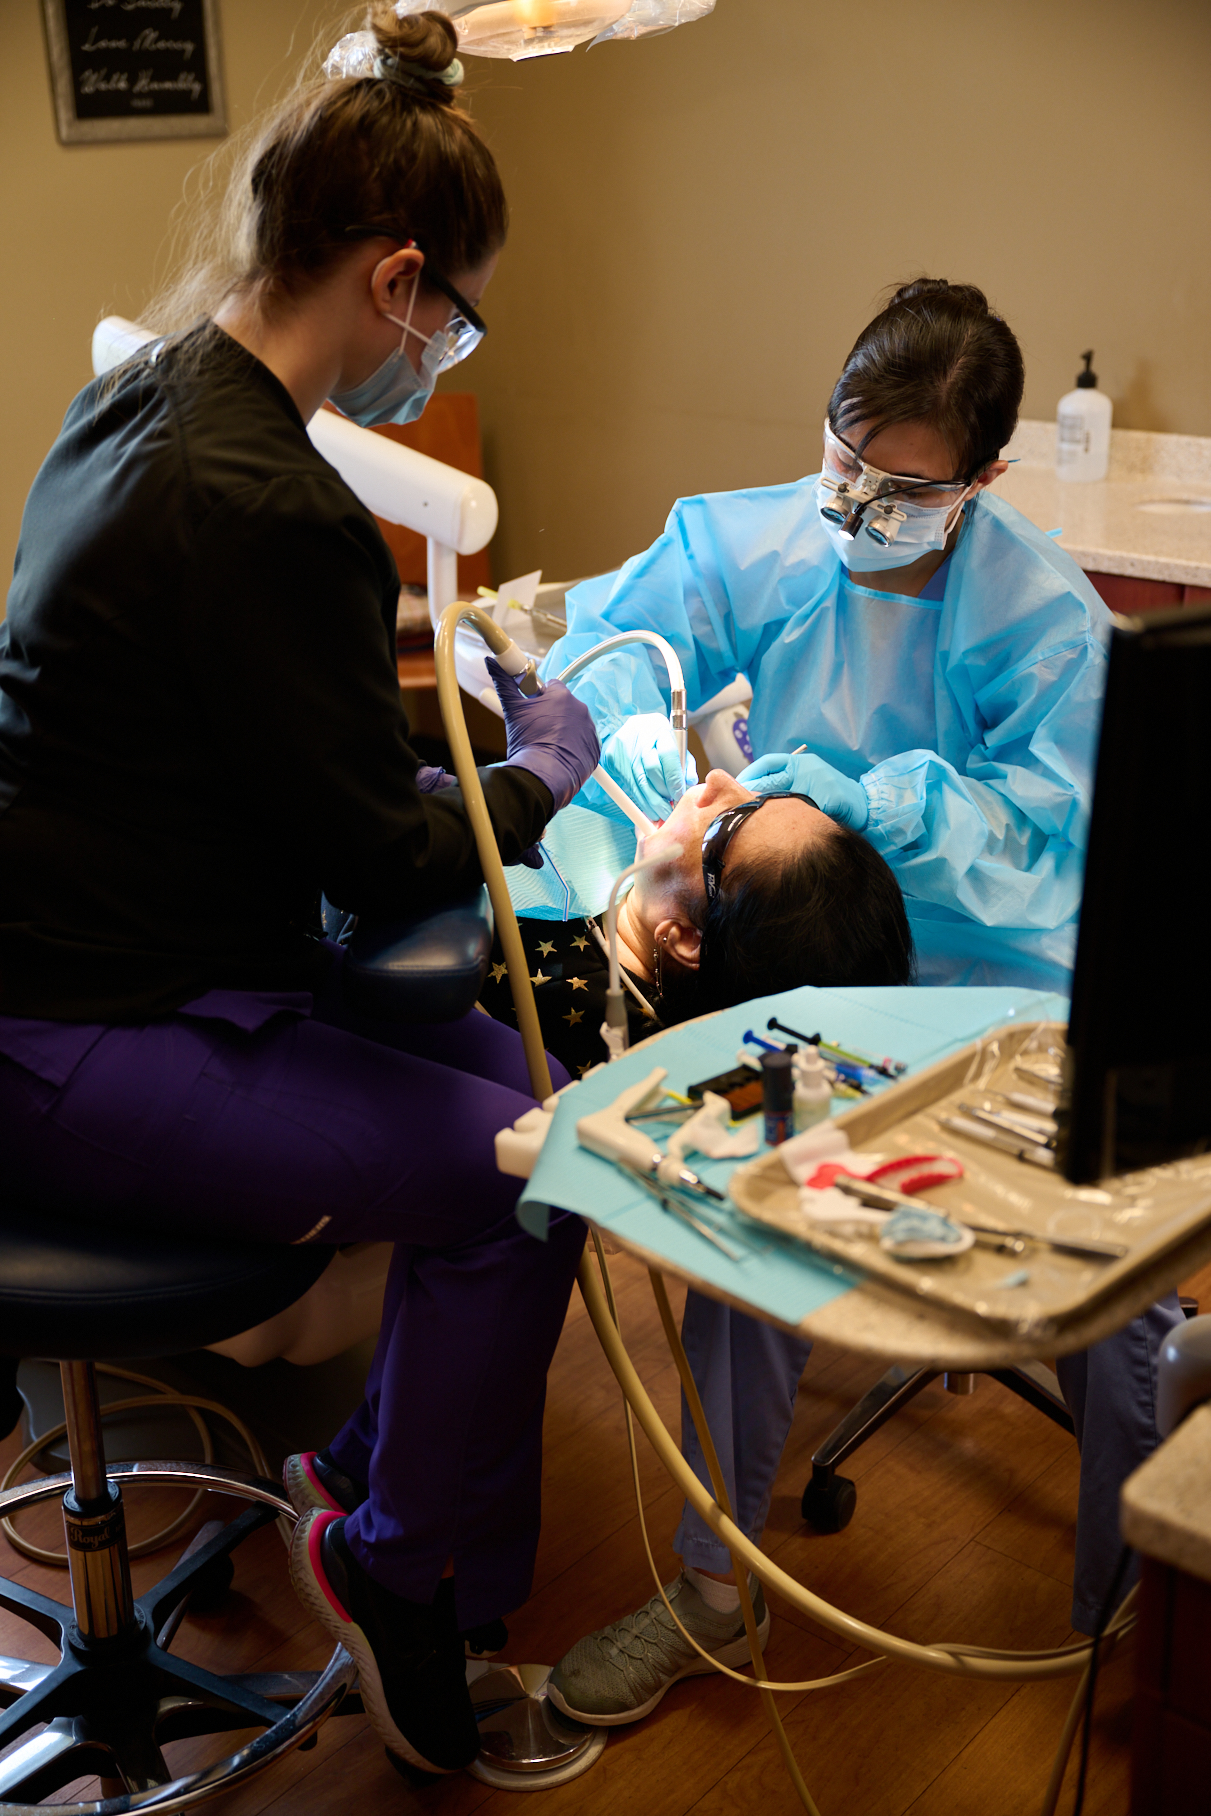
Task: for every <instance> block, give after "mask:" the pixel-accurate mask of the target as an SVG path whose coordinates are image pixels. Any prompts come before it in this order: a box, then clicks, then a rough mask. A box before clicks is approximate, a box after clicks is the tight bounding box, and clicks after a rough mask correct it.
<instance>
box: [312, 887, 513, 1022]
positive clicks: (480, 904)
mask: <svg viewBox="0 0 1211 1816" xmlns="http://www.w3.org/2000/svg"><path fill="white" fill-rule="evenodd" d="M491 955H492V909H491V905H490V903H489V901H488V892H487V890H486V889H477V890H476V891H475V892H474V894H473V895H469V896H466V897H465V898H464V899H463V900H462V901H459V902H453V903H451V905H450V907H449V908H443V909H441V910H440V911H439V912H438V913H437V914H430V915H426V916H425V917H424V918H423V919H414V920H400V921H368V920H359V921H358V922H357V924H356V926H355V927H354V929H353V932H352V935H351V937H350V938H349V941H348V944H347V948H346V953H345V967H344V980H345V992H346V995H347V997H348V1000H349V1003H350V1006H351V1007H352V1008H354V1009H356V1010H357V1011H358V1013H359V1014H362V1015H371V1016H377V1017H379V1018H381V1019H382V1020H384V1021H402V1022H450V1021H459V1020H461V1018H462V1017H463V1016H464V1015H467V1014H469V1013H470V1011H471V1010H472V1009H473V1008H474V1007H475V1003H476V999H477V998H478V996H479V992H480V989H481V988H482V986H483V981H484V978H485V977H486V976H487V974H488V960H489V959H490V957H491Z"/></svg>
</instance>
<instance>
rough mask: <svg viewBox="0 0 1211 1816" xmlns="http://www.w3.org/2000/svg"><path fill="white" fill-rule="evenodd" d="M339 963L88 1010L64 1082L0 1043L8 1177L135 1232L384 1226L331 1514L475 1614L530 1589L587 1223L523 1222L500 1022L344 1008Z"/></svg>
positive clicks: (254, 1234) (289, 1236) (254, 1233)
mask: <svg viewBox="0 0 1211 1816" xmlns="http://www.w3.org/2000/svg"><path fill="white" fill-rule="evenodd" d="M340 963H341V961H340V955H339V954H337V953H336V950H335V949H333V951H332V954H331V955H330V959H329V967H330V968H329V975H328V981H327V984H326V985H325V986H324V988H323V989H321V991H320V992H319V993H318V995H317V996H316V998H315V1000H314V1005H312V1003H311V1001H310V999H309V998H308V997H307V996H305V995H303V996H300V997H295V998H286V999H280V998H279V999H273V998H258V997H257V996H256V995H255V993H252V992H223V993H212V996H211V997H209V998H204V999H200V1001H199V1003H197V1004H194V1005H187V1006H186V1008H185V1009H184V1010H181V1011H178V1012H177V1013H176V1014H173V1015H167V1016H163V1017H160V1018H158V1019H156V1020H155V1021H152V1022H148V1023H146V1024H145V1025H142V1026H137V1027H108V1028H104V1029H99V1030H97V1031H96V1035H97V1037H96V1039H95V1041H93V1042H92V1044H91V1045H90V1046H89V1047H88V1050H87V1052H86V1053H85V1055H84V1057H83V1058H79V1059H77V1060H76V1062H75V1064H74V1066H73V1068H72V1069H71V1071H70V1073H69V1075H68V1076H67V1077H66V1079H65V1080H61V1081H60V1082H55V1081H54V1079H53V1078H48V1077H46V1076H41V1075H40V1074H39V1070H34V1069H30V1067H29V1066H26V1065H23V1064H18V1063H16V1061H15V1060H14V1059H12V1058H11V1057H9V1058H6V1057H0V1153H2V1154H3V1156H4V1169H5V1177H6V1185H7V1187H8V1189H15V1188H17V1187H18V1186H22V1187H24V1189H26V1190H28V1191H31V1192H33V1193H36V1194H37V1196H38V1197H39V1198H42V1199H44V1200H45V1201H46V1202H48V1203H51V1204H54V1205H56V1206H57V1207H59V1208H61V1209H62V1210H63V1212H64V1213H66V1214H68V1215H71V1214H73V1213H74V1212H79V1213H81V1214H87V1215H89V1216H98V1215H99V1216H101V1217H103V1218H106V1219H107V1220H109V1221H110V1222H111V1223H113V1224H114V1225H126V1226H128V1227H131V1228H135V1229H138V1228H140V1227H146V1228H147V1229H149V1230H154V1231H155V1232H157V1233H162V1232H163V1230H164V1229H165V1227H166V1226H171V1227H174V1228H178V1229H181V1230H182V1231H185V1230H188V1231H189V1232H190V1233H191V1234H197V1235H205V1236H207V1237H214V1238H216V1239H219V1240H222V1239H223V1238H225V1237H229V1238H230V1239H231V1240H232V1241H233V1242H242V1241H249V1240H260V1241H269V1242H299V1241H306V1240H309V1239H316V1238H319V1239H321V1240H323V1241H324V1242H334V1243H342V1242H360V1241H383V1240H388V1241H392V1242H394V1244H395V1253H394V1256H393V1259H392V1263H391V1269H390V1275H389V1278H388V1284H387V1292H386V1301H385V1304H384V1308H383V1322H382V1329H381V1334H380V1338H379V1343H378V1348H377V1351H376V1354H375V1357H374V1364H373V1367H372V1369H371V1373H370V1377H369V1379H368V1381H367V1384H366V1397H365V1400H364V1402H363V1404H362V1406H361V1407H360V1408H359V1410H358V1411H357V1413H356V1414H355V1415H354V1417H353V1418H352V1419H351V1420H350V1421H349V1423H348V1424H347V1425H346V1426H345V1428H344V1430H343V1431H342V1432H341V1433H340V1434H339V1435H338V1437H337V1438H336V1440H335V1443H334V1445H333V1449H334V1451H335V1454H336V1458H337V1461H338V1462H339V1464H340V1466H341V1467H342V1468H343V1469H344V1470H345V1471H347V1473H349V1474H350V1475H352V1476H355V1477H357V1478H358V1479H360V1480H362V1481H366V1482H368V1484H369V1489H370V1497H369V1500H368V1501H367V1502H366V1503H365V1505H364V1506H363V1507H361V1508H359V1510H358V1511H357V1512H356V1513H355V1514H354V1515H353V1516H352V1517H351V1518H350V1520H349V1523H348V1526H347V1528H346V1530H347V1533H348V1537H349V1544H350V1548H351V1550H352V1551H353V1553H354V1555H355V1556H356V1557H357V1558H358V1559H359V1561H360V1562H361V1563H362V1564H363V1565H364V1567H365V1568H366V1570H367V1571H368V1572H369V1573H370V1575H371V1576H373V1577H374V1578H375V1579H376V1580H377V1581H379V1582H380V1583H383V1584H384V1585H385V1586H386V1587H387V1588H389V1589H392V1590H394V1591H395V1592H396V1593H397V1594H399V1595H402V1596H405V1597H407V1598H408V1599H409V1600H410V1601H415V1602H429V1601H431V1600H432V1599H433V1596H434V1595H435V1593H436V1591H437V1585H438V1582H439V1580H440V1578H441V1575H442V1571H443V1569H444V1567H445V1565H446V1563H447V1561H448V1560H450V1559H453V1563H454V1572H455V1584H456V1607H457V1614H458V1620H459V1625H460V1626H462V1627H469V1626H475V1625H478V1624H480V1623H481V1622H484V1621H488V1620H492V1619H494V1618H496V1617H497V1616H498V1615H501V1614H504V1613H506V1612H508V1610H509V1609H511V1608H515V1607H517V1606H518V1605H519V1604H520V1603H521V1602H523V1601H524V1600H525V1599H526V1596H527V1595H528V1594H529V1591H530V1582H531V1576H532V1572H533V1564H534V1554H535V1549H536V1546H537V1542H538V1529H539V1517H540V1507H539V1490H540V1478H541V1460H542V1457H541V1447H542V1415H543V1402H544V1398H545V1392H546V1373H547V1366H548V1363H549V1362H550V1359H551V1355H552V1353H553V1351H554V1348H555V1344H556V1342H557V1340H558V1337H559V1332H560V1329H561V1327H562V1325H563V1320H564V1314H565V1311H566V1309H567V1304H568V1297H569V1294H570V1292H571V1288H572V1281H573V1279H574V1277H575V1272H576V1263H577V1261H578V1259H579V1256H580V1252H581V1249H582V1247H583V1241H584V1226H583V1225H582V1224H581V1222H580V1220H579V1218H576V1217H571V1216H567V1215H563V1216H554V1217H552V1220H551V1225H550V1233H549V1236H548V1239H547V1241H546V1242H539V1241H537V1240H536V1239H535V1238H534V1237H533V1236H530V1235H528V1234H527V1233H526V1232H525V1231H524V1230H522V1228H521V1227H520V1225H519V1224H518V1222H517V1220H516V1217H515V1215H514V1206H515V1203H516V1199H517V1194H518V1190H519V1182H518V1181H517V1180H515V1179H509V1178H506V1177H505V1176H503V1175H502V1174H500V1173H498V1172H497V1170H496V1164H495V1157H494V1148H493V1137H494V1136H495V1134H496V1131H497V1130H498V1129H501V1128H506V1127H508V1126H509V1125H510V1124H511V1123H512V1122H513V1121H514V1120H515V1118H516V1117H518V1116H519V1115H521V1114H522V1112H523V1111H525V1110H527V1109H529V1108H531V1107H532V1105H533V1098H532V1096H531V1094H530V1090H529V1085H528V1080H527V1076H526V1067H525V1062H524V1058H523V1055H522V1049H521V1042H520V1040H519V1038H518V1036H517V1035H516V1034H515V1033H514V1032H513V1031H512V1030H511V1029H508V1028H505V1027H504V1026H502V1025H501V1024H500V1023H499V1022H495V1021H492V1020H490V1019H489V1018H488V1017H487V1016H486V1015H480V1014H478V1013H473V1014H471V1015H468V1016H466V1017H465V1019H464V1020H462V1021H460V1022H454V1023H450V1024H446V1025H443V1026H435V1027H426V1026H403V1025H397V1024H390V1023H383V1024H371V1023H368V1022H365V1021H361V1020H359V1019H358V1018H356V1017H355V1016H353V1015H352V1014H351V1013H350V1012H349V1010H348V1008H347V1006H346V1004H345V1002H344V997H343V991H342V988H341V979H340ZM283 1005H284V1006H283ZM28 1025H29V1024H27V1026H28ZM4 1032H5V1029H4V1025H3V1018H0V1053H2V1051H3V1039H2V1037H3V1035H4ZM35 1033H36V1034H37V1035H38V1037H39V1039H40V1040H41V1044H42V1049H43V1051H44V1052H49V1051H50V1050H51V1049H52V1048H53V1046H54V1042H55V1039H56V1036H57V1035H58V1036H60V1037H61V1039H62V1041H63V1043H64V1045H65V1049H66V1046H67V1045H68V1044H70V1042H71V1040H72V1039H73V1038H74V1040H75V1043H76V1047H77V1048H78V1047H79V1044H80V1033H81V1030H80V1029H79V1028H65V1029H61V1030H56V1029H55V1028H54V1026H53V1025H51V1024H45V1023H43V1024H38V1025H37V1027H36V1028H35ZM10 1046H11V1042H10ZM54 1069H55V1068H54V1066H53V1064H45V1065H42V1067H41V1071H42V1072H44V1073H45V1072H47V1071H49V1072H51V1073H53V1072H54ZM552 1073H553V1075H554V1077H555V1082H556V1084H557V1085H558V1084H560V1083H562V1082H565V1080H566V1073H564V1072H563V1071H562V1069H561V1068H560V1067H559V1066H558V1065H557V1064H555V1062H552ZM326 1435H327V1434H317V1439H318V1438H321V1437H322V1436H326Z"/></svg>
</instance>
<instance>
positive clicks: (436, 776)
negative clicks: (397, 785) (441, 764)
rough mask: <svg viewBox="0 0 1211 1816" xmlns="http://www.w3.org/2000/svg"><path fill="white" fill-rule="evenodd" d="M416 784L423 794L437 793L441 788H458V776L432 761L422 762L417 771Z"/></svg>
mask: <svg viewBox="0 0 1211 1816" xmlns="http://www.w3.org/2000/svg"><path fill="white" fill-rule="evenodd" d="M415 780H416V786H417V787H418V788H419V789H420V791H421V793H422V794H423V795H431V794H436V793H437V791H438V789H439V788H457V787H458V777H457V776H452V775H449V774H448V773H447V772H446V771H445V770H444V769H438V768H437V767H436V766H435V765H434V764H432V763H422V764H421V766H420V768H419V769H418V770H417V772H416V777H415Z"/></svg>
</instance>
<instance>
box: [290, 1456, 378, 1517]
mask: <svg viewBox="0 0 1211 1816" xmlns="http://www.w3.org/2000/svg"><path fill="white" fill-rule="evenodd" d="M282 1481H283V1483H284V1484H285V1488H286V1493H287V1494H288V1495H289V1496H290V1504H291V1506H292V1507H293V1508H294V1511H295V1512H296V1513H297V1514H299V1515H300V1516H301V1515H302V1514H304V1513H310V1512H311V1509H312V1508H313V1507H318V1508H320V1509H321V1510H322V1511H323V1512H325V1513H352V1512H353V1510H354V1508H355V1507H360V1506H361V1504H362V1502H363V1501H364V1500H365V1499H366V1498H367V1496H368V1495H369V1493H370V1490H369V1489H368V1488H367V1486H366V1484H365V1483H364V1482H355V1481H354V1479H353V1477H352V1476H347V1475H346V1474H345V1473H344V1471H343V1470H340V1469H338V1468H337V1466H336V1464H335V1463H334V1462H333V1460H332V1457H331V1454H330V1453H329V1452H328V1451H326V1450H301V1451H298V1452H297V1453H296V1454H295V1455H294V1456H292V1457H287V1458H286V1461H285V1462H284V1463H283V1464H282Z"/></svg>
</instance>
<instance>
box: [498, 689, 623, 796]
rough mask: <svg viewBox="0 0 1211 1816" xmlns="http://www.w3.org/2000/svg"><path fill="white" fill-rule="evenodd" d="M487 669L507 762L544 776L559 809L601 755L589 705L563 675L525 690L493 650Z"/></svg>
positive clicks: (543, 780)
mask: <svg viewBox="0 0 1211 1816" xmlns="http://www.w3.org/2000/svg"><path fill="white" fill-rule="evenodd" d="M487 669H488V673H489V674H490V675H491V677H492V685H493V687H494V688H495V689H496V697H497V699H498V700H499V701H500V704H501V710H502V712H503V713H504V716H505V735H506V738H507V741H508V742H507V751H508V754H507V756H506V757H505V763H506V765H510V766H512V767H513V768H515V769H528V770H529V772H530V774H531V775H532V776H537V777H538V779H539V781H540V782H544V783H545V784H546V786H547V787H548V788H549V789H550V791H551V796H552V799H553V800H554V802H555V811H556V813H558V812H559V809H560V808H561V807H566V806H567V804H568V802H569V801H570V800H571V799H572V796H573V795H574V794H577V793H578V792H579V791H580V789H581V788H582V787H583V786H584V784H585V783H586V782H587V781H588V779H589V777H590V776H591V775H592V773H593V771H594V770H595V769H596V767H597V759H598V757H599V756H600V755H601V744H600V742H599V741H598V737H597V732H596V729H595V728H594V725H593V720H592V716H591V715H590V713H589V709H588V707H587V706H585V705H584V704H583V703H582V702H581V701H580V700H578V699H577V698H576V696H575V694H573V693H570V692H569V691H568V689H567V688H566V687H565V686H564V684H563V682H562V681H549V682H548V683H547V686H546V688H545V689H544V691H543V692H542V693H541V694H533V695H530V694H523V693H522V691H521V688H520V687H519V686H518V685H517V682H516V681H515V680H514V678H513V676H512V675H507V674H506V673H505V671H504V669H503V668H502V667H501V666H500V663H499V662H497V661H496V659H495V658H494V657H493V656H489V657H488V659H487Z"/></svg>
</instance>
